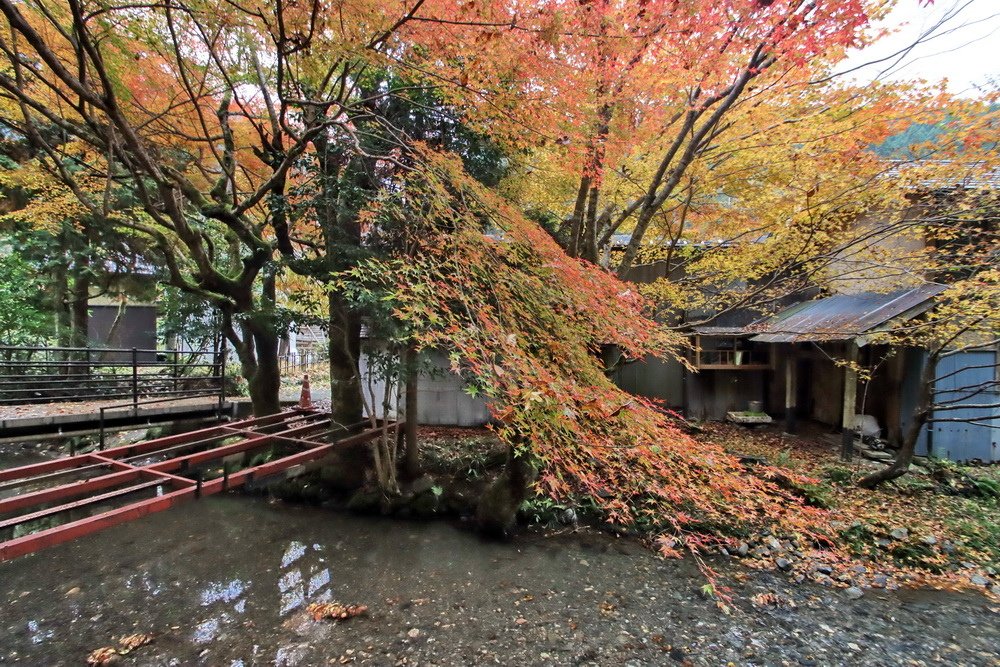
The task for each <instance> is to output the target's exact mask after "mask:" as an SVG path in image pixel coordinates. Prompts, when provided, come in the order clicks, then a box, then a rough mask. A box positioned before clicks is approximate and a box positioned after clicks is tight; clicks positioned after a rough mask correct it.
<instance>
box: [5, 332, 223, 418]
mask: <svg viewBox="0 0 1000 667" xmlns="http://www.w3.org/2000/svg"><path fill="white" fill-rule="evenodd" d="M225 381H226V355H225V351H224V350H223V351H212V352H182V351H179V350H145V349H139V348H81V347H18V346H7V345H0V405H17V404H28V403H51V402H54V401H94V400H119V399H130V400H131V401H132V402H133V404H137V403H138V402H139V400H140V399H142V398H152V397H157V398H160V397H170V396H177V397H182V396H187V395H191V394H201V395H203V394H209V393H211V394H214V393H220V394H221V393H222V392H223V391H224V385H225Z"/></svg>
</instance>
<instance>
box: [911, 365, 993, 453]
mask: <svg viewBox="0 0 1000 667" xmlns="http://www.w3.org/2000/svg"><path fill="white" fill-rule="evenodd" d="M996 354H997V353H996V352H990V351H987V352H966V353H963V354H956V355H953V356H950V357H945V358H944V359H942V360H941V361H940V362H938V368H937V375H938V377H941V376H945V375H948V376H950V377H945V378H943V379H942V380H939V381H938V383H937V385H936V386H935V391H936V402H938V403H948V404H955V405H963V404H969V405H972V404H995V403H997V402H998V400H1000V392H998V391H997V390H996V387H995V386H994V387H993V388H992V390H991V391H978V390H977V387H982V386H983V385H984V384H987V383H990V382H992V381H993V380H994V379H995V378H996V372H997V371H996V368H995V367H994V364H995V363H996V361H997V359H996ZM977 366H979V367H981V368H976V367H977ZM935 416H936V417H939V418H942V417H943V418H948V419H969V420H975V423H969V422H960V421H955V422H935V423H934V424H933V428H934V433H933V439H932V443H931V448H932V453H933V454H934V456H939V457H941V458H948V459H951V460H953V461H970V460H980V461H1000V428H998V427H1000V408H992V409H984V408H963V409H957V410H945V411H938V412H937V413H936V414H935ZM991 427H992V428H991ZM917 453H918V454H926V453H927V436H926V429H925V433H924V434H922V435H921V438H920V442H919V443H918V447H917Z"/></svg>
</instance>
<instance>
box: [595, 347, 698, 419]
mask: <svg viewBox="0 0 1000 667" xmlns="http://www.w3.org/2000/svg"><path fill="white" fill-rule="evenodd" d="M612 380H614V383H615V384H616V385H618V386H619V387H621V388H622V389H624V390H625V391H627V392H629V393H630V394H635V395H636V396H643V397H645V398H653V399H657V400H660V401H663V403H664V404H665V406H666V407H668V408H673V409H682V408H683V407H684V382H685V378H684V367H683V366H681V365H680V363H678V362H677V361H674V360H672V359H658V358H656V357H647V358H646V359H643V360H641V361H636V362H633V363H629V364H625V365H624V366H623V367H621V368H619V369H618V370H617V371H616V372H615V375H614V377H613V378H612Z"/></svg>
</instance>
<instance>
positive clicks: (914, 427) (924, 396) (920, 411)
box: [858, 354, 937, 489]
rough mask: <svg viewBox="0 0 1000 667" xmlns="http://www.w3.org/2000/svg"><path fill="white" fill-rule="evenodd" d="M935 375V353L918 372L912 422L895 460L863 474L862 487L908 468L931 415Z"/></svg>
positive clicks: (872, 485)
mask: <svg viewBox="0 0 1000 667" xmlns="http://www.w3.org/2000/svg"><path fill="white" fill-rule="evenodd" d="M936 375H937V354H932V355H931V356H930V357H929V358H928V359H927V363H926V364H925V365H924V370H923V371H922V372H921V374H920V395H919V397H918V398H917V407H916V409H915V410H914V412H913V422H912V423H911V424H910V426H909V428H907V429H906V436H905V437H904V438H903V443H902V444H901V445H900V447H899V451H898V452H897V453H896V460H895V461H893V462H892V464H891V465H890V466H888V467H886V468H882V469H881V470H877V471H875V472H873V473H871V474H870V475H865V476H864V477H862V478H861V479H860V480H859V481H858V486H860V487H861V488H864V489H874V488H875V487H876V486H878V485H879V484H881V483H883V482H888V481H890V480H893V479H896V478H898V477H902V476H903V475H905V474H906V472H907V471H908V470H909V469H910V463H912V462H913V454H914V452H915V451H916V449H917V440H919V439H920V431H921V429H922V428H923V427H924V424H926V423H927V420H928V419H929V418H930V415H931V409H932V406H931V403H932V401H933V399H934V378H935V377H936Z"/></svg>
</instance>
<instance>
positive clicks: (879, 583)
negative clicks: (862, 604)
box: [872, 574, 889, 588]
mask: <svg viewBox="0 0 1000 667" xmlns="http://www.w3.org/2000/svg"><path fill="white" fill-rule="evenodd" d="M888 583H889V577H887V576H885V575H884V574H876V575H875V576H874V577H872V586H874V587H875V588H885V587H886V584H888Z"/></svg>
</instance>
